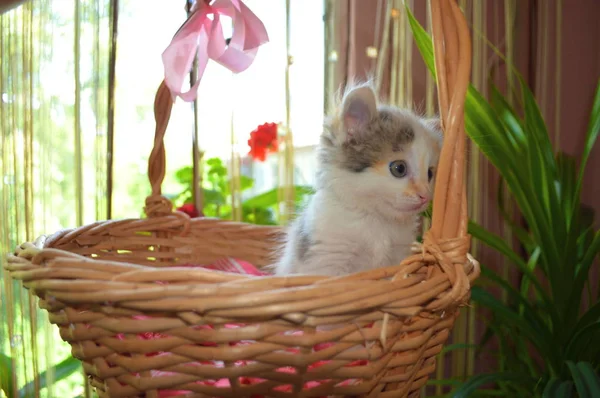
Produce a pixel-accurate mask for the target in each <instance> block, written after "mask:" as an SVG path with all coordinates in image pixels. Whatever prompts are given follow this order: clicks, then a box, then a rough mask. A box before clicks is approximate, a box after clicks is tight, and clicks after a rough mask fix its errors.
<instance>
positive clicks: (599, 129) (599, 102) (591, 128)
mask: <svg viewBox="0 0 600 398" xmlns="http://www.w3.org/2000/svg"><path fill="white" fill-rule="evenodd" d="M598 134H600V80H598V85H597V86H596V95H595V96H594V102H593V103H592V110H591V114H590V121H589V124H588V129H587V134H586V138H585V145H584V148H583V153H582V155H581V164H580V165H579V176H578V179H577V190H576V191H577V198H579V193H580V192H581V187H582V186H583V177H584V174H585V167H586V166H587V162H588V159H589V157H590V153H591V152H592V149H593V148H594V145H595V144H596V140H597V139H598ZM573 211H575V209H573Z"/></svg>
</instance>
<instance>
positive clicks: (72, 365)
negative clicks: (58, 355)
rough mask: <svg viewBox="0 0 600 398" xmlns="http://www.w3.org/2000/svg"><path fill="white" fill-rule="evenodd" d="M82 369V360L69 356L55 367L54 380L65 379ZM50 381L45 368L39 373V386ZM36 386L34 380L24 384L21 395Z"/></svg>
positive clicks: (42, 386)
mask: <svg viewBox="0 0 600 398" xmlns="http://www.w3.org/2000/svg"><path fill="white" fill-rule="evenodd" d="M80 369H81V362H80V361H79V360H78V359H76V358H73V357H68V358H66V359H65V360H63V361H61V362H60V363H58V364H57V365H56V366H55V367H54V376H53V380H54V381H55V382H57V381H60V380H62V379H65V378H67V377H69V376H70V375H72V374H73V373H75V372H76V371H78V370H80ZM47 382H48V371H47V370H45V371H43V372H42V373H40V375H39V386H40V389H43V388H46V387H47ZM34 388H35V384H34V382H33V381H32V382H29V383H28V384H26V385H25V386H23V387H22V388H21V389H20V390H19V396H20V397H21V398H25V397H26V395H27V392H29V391H33V390H34Z"/></svg>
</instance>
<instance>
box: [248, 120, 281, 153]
mask: <svg viewBox="0 0 600 398" xmlns="http://www.w3.org/2000/svg"><path fill="white" fill-rule="evenodd" d="M277 130H278V125H277V123H265V124H261V125H260V126H258V127H257V128H256V129H254V130H253V131H252V132H251V133H250V139H249V140H248V145H249V146H250V151H249V152H248V154H249V155H250V156H251V157H252V158H253V159H254V160H258V161H261V162H264V161H265V159H266V158H267V152H277V149H278V143H277Z"/></svg>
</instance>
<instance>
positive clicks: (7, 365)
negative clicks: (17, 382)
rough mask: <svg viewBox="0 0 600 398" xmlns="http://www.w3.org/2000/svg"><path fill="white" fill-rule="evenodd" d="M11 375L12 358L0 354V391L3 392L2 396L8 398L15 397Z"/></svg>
mask: <svg viewBox="0 0 600 398" xmlns="http://www.w3.org/2000/svg"><path fill="white" fill-rule="evenodd" d="M12 374H13V361H12V358H11V357H9V356H7V355H4V354H2V353H0V390H2V391H4V394H5V395H6V396H7V397H9V398H12V397H14V396H15V395H14V394H15V393H14V391H15V386H14V384H13V377H12Z"/></svg>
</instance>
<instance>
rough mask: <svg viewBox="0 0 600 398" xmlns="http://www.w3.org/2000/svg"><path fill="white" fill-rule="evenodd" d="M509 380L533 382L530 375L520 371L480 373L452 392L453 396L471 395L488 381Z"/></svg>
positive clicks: (463, 396) (464, 396)
mask: <svg viewBox="0 0 600 398" xmlns="http://www.w3.org/2000/svg"><path fill="white" fill-rule="evenodd" d="M510 381H516V382H529V383H532V382H533V380H532V379H531V378H530V377H528V376H526V375H523V374H521V373H509V372H502V373H486V374H480V375H477V376H474V377H472V378H470V379H469V380H468V381H467V382H466V383H465V384H463V385H462V386H461V387H459V388H458V389H457V390H456V391H455V392H454V395H453V397H454V398H467V397H471V394H473V393H474V392H475V391H477V389H478V388H480V387H481V386H483V385H486V384H490V383H501V382H510Z"/></svg>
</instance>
